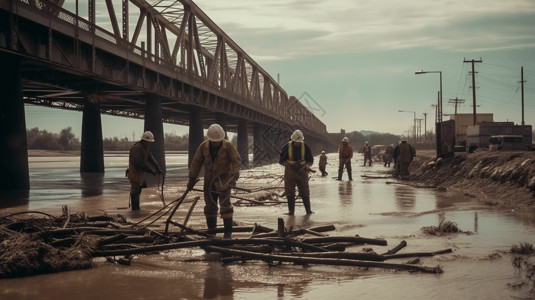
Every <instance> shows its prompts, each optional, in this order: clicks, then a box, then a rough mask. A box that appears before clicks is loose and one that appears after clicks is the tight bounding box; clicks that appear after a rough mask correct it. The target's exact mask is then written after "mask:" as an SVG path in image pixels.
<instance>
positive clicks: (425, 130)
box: [424, 113, 427, 141]
mask: <svg viewBox="0 0 535 300" xmlns="http://www.w3.org/2000/svg"><path fill="white" fill-rule="evenodd" d="M424 141H427V113H424Z"/></svg>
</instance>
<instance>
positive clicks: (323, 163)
mask: <svg viewBox="0 0 535 300" xmlns="http://www.w3.org/2000/svg"><path fill="white" fill-rule="evenodd" d="M326 166H327V154H325V151H321V155H320V161H319V163H318V167H319V169H320V172H321V176H327V175H329V173H327V171H325V167H326Z"/></svg>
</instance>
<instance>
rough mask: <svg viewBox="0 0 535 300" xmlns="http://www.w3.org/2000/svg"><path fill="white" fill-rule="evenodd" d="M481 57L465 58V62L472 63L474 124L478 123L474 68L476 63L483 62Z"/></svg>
mask: <svg viewBox="0 0 535 300" xmlns="http://www.w3.org/2000/svg"><path fill="white" fill-rule="evenodd" d="M481 62H483V60H481V57H480V58H479V60H474V59H472V60H466V59H465V60H464V63H472V101H473V106H474V125H476V72H475V70H474V63H481Z"/></svg>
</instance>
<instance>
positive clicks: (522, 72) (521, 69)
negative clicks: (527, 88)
mask: <svg viewBox="0 0 535 300" xmlns="http://www.w3.org/2000/svg"><path fill="white" fill-rule="evenodd" d="M524 82H526V81H525V80H524V67H521V68H520V85H521V86H522V126H524V124H525V123H524Z"/></svg>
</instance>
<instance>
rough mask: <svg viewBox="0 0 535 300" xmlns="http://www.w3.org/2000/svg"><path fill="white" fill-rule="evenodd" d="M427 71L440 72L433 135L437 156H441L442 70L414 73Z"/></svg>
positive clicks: (421, 72) (422, 72) (420, 72)
mask: <svg viewBox="0 0 535 300" xmlns="http://www.w3.org/2000/svg"><path fill="white" fill-rule="evenodd" d="M427 73H439V74H440V91H439V95H438V103H437V117H436V122H437V123H436V126H435V135H436V140H437V156H442V150H441V146H442V71H423V70H421V71H417V72H414V74H416V75H420V74H427Z"/></svg>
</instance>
